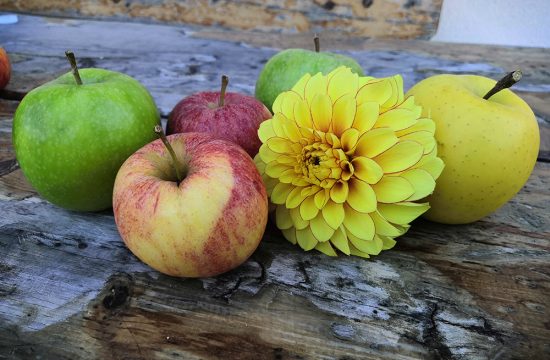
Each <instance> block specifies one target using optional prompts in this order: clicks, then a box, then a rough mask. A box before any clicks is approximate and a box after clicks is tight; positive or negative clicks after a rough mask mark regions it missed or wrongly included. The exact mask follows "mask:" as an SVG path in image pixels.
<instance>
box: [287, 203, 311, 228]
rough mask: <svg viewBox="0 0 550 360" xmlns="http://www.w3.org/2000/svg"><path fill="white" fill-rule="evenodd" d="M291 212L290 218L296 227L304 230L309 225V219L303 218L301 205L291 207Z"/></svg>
mask: <svg viewBox="0 0 550 360" xmlns="http://www.w3.org/2000/svg"><path fill="white" fill-rule="evenodd" d="M289 214H290V218H291V219H292V222H293V223H294V227H295V228H296V229H298V230H302V229H305V228H306V227H308V226H309V221H306V220H304V219H302V216H301V215H300V208H299V207H295V208H293V209H290V210H289Z"/></svg>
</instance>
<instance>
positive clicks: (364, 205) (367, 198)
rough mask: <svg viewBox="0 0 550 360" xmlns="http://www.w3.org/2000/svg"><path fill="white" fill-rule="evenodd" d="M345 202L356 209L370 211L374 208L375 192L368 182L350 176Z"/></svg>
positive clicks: (363, 211)
mask: <svg viewBox="0 0 550 360" xmlns="http://www.w3.org/2000/svg"><path fill="white" fill-rule="evenodd" d="M347 203H348V204H349V206H351V207H352V208H353V209H354V210H356V211H359V212H361V213H370V212H372V211H375V210H376V194H375V193H374V190H372V188H371V186H370V185H369V184H367V183H366V182H364V181H361V180H359V179H356V178H352V179H350V181H349V194H348V199H347Z"/></svg>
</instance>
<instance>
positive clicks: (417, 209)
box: [378, 202, 430, 225]
mask: <svg viewBox="0 0 550 360" xmlns="http://www.w3.org/2000/svg"><path fill="white" fill-rule="evenodd" d="M429 208H430V205H428V203H424V204H417V203H412V202H402V203H399V204H380V205H379V207H378V211H379V212H380V215H382V216H383V217H384V218H385V219H386V220H387V221H389V222H392V223H394V224H400V225H406V224H409V223H410V222H411V221H413V220H414V219H416V218H417V217H419V216H420V215H422V214H423V213H425V212H426V211H428V209H429Z"/></svg>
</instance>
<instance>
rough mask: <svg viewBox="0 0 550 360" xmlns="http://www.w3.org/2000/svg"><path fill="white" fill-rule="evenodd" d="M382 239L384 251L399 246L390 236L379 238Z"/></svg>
mask: <svg viewBox="0 0 550 360" xmlns="http://www.w3.org/2000/svg"><path fill="white" fill-rule="evenodd" d="M379 238H380V239H382V250H389V249H391V248H393V247H394V246H395V244H397V241H395V240H394V239H392V238H391V237H388V236H379Z"/></svg>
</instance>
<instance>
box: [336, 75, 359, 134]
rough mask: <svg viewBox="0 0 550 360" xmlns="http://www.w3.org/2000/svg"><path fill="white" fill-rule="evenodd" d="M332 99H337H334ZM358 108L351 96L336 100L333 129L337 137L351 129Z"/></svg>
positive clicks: (347, 95)
mask: <svg viewBox="0 0 550 360" xmlns="http://www.w3.org/2000/svg"><path fill="white" fill-rule="evenodd" d="M354 75H357V74H354ZM331 97H332V96H331ZM332 99H335V98H333V97H332ZM356 108H357V103H356V102H355V97H354V96H352V95H350V94H346V95H344V96H342V97H340V98H338V100H336V102H335V103H334V106H333V107H332V128H333V131H334V134H336V136H341V135H342V133H343V132H344V131H346V130H347V129H349V128H350V127H351V125H352V124H353V120H354V119H355V111H356Z"/></svg>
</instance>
